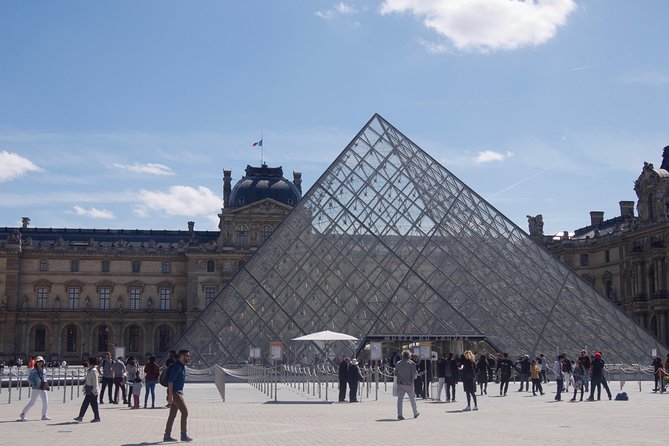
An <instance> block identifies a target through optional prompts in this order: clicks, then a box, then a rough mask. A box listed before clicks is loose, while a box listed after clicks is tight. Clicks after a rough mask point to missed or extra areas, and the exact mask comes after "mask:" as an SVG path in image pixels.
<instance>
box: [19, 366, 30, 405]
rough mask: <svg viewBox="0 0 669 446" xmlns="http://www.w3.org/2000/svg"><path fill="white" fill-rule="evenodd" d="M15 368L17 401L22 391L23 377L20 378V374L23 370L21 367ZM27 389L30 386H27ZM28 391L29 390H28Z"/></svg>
mask: <svg viewBox="0 0 669 446" xmlns="http://www.w3.org/2000/svg"><path fill="white" fill-rule="evenodd" d="M16 370H17V373H16V375H17V381H16V383H17V385H18V386H19V401H21V394H22V393H23V378H21V374H22V373H23V372H22V371H21V367H17V368H16ZM28 389H30V386H28ZM28 392H30V390H28Z"/></svg>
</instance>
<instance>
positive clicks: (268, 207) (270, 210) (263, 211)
mask: <svg viewBox="0 0 669 446" xmlns="http://www.w3.org/2000/svg"><path fill="white" fill-rule="evenodd" d="M292 209H293V208H292V207H291V206H288V205H287V204H283V203H281V202H278V201H276V200H274V199H272V198H264V199H262V200H260V201H256V202H254V203H251V204H247V205H246V206H242V207H240V208H234V209H229V210H226V211H225V213H226V214H228V215H276V214H278V213H280V214H282V215H284V214H287V213H288V212H290V211H291V210H292Z"/></svg>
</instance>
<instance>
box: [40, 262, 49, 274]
mask: <svg viewBox="0 0 669 446" xmlns="http://www.w3.org/2000/svg"><path fill="white" fill-rule="evenodd" d="M39 270H40V271H42V272H45V271H49V262H48V261H47V260H46V259H40V261H39Z"/></svg>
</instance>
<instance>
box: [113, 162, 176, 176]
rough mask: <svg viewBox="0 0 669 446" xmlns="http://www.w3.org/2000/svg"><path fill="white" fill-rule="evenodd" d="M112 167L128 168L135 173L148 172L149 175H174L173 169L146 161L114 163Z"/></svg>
mask: <svg viewBox="0 0 669 446" xmlns="http://www.w3.org/2000/svg"><path fill="white" fill-rule="evenodd" d="M114 167H116V168H119V169H124V170H128V171H130V172H135V173H148V174H150V175H174V171H173V170H172V169H170V168H169V167H167V166H165V165H164V164H157V163H147V164H139V163H134V164H121V163H114Z"/></svg>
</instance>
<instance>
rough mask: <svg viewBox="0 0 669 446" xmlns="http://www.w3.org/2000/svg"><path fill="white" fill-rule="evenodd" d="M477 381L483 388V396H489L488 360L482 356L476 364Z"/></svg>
mask: <svg viewBox="0 0 669 446" xmlns="http://www.w3.org/2000/svg"><path fill="white" fill-rule="evenodd" d="M476 381H478V383H479V387H480V388H481V395H483V394H486V395H487V394H488V358H487V356H486V355H481V356H480V357H479V360H478V362H477V363H476Z"/></svg>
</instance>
